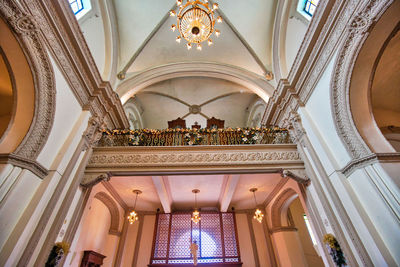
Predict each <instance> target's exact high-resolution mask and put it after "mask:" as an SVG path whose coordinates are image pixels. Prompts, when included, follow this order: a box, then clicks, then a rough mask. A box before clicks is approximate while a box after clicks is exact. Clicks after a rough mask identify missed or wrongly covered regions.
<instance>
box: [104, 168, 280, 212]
mask: <svg viewBox="0 0 400 267" xmlns="http://www.w3.org/2000/svg"><path fill="white" fill-rule="evenodd" d="M285 181H286V180H285V179H283V178H282V177H281V176H280V174H279V173H268V174H232V175H222V174H219V175H169V176H114V177H112V178H111V179H110V181H109V182H107V183H108V184H109V185H111V186H107V188H108V189H109V190H114V191H115V192H116V193H117V194H118V195H119V196H120V197H121V199H122V201H123V202H124V203H125V204H126V205H127V206H128V207H133V206H134V200H135V195H134V194H133V193H132V190H134V189H139V190H141V191H142V192H143V193H142V194H141V195H139V197H138V201H137V205H136V209H137V210H138V211H156V210H157V209H158V208H160V209H161V210H163V211H165V212H171V210H172V211H177V210H190V209H192V208H194V194H193V193H192V190H193V189H200V193H199V194H198V195H197V202H198V207H199V208H202V209H203V210H204V209H215V208H219V209H221V210H222V211H226V210H229V209H230V208H231V207H235V209H236V210H242V209H252V208H254V207H255V203H254V198H253V194H252V193H251V192H249V189H250V188H253V187H256V188H258V191H257V192H256V199H257V203H258V204H262V203H264V204H265V201H266V200H267V198H268V197H269V196H270V195H271V193H272V192H273V190H274V188H275V187H277V186H278V185H282V183H284V182H285ZM110 188H111V189H110ZM115 192H114V193H115Z"/></svg>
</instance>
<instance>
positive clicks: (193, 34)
mask: <svg viewBox="0 0 400 267" xmlns="http://www.w3.org/2000/svg"><path fill="white" fill-rule="evenodd" d="M176 4H177V6H178V8H179V11H178V13H176V11H175V10H171V11H170V12H169V14H170V16H172V17H174V16H176V17H177V25H178V26H177V25H175V24H172V25H171V30H172V31H175V30H176V28H178V30H179V33H180V34H179V35H178V36H177V37H176V41H177V42H178V43H180V42H181V40H182V39H185V40H186V41H187V44H186V47H187V49H188V50H189V49H191V48H192V45H193V44H197V49H198V50H201V48H202V46H201V43H202V42H204V41H207V43H208V45H209V46H210V45H212V44H213V40H212V39H211V35H212V34H213V33H214V34H215V36H217V37H218V36H219V35H220V34H221V32H220V31H219V30H217V29H215V22H218V23H221V22H222V17H221V16H218V17H217V16H216V15H215V13H214V11H215V10H217V9H218V4H217V3H213V4H211V3H209V0H186V3H185V4H183V0H176Z"/></svg>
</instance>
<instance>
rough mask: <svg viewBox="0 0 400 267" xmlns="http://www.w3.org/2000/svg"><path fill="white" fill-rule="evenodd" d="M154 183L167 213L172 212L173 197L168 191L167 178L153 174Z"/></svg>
mask: <svg viewBox="0 0 400 267" xmlns="http://www.w3.org/2000/svg"><path fill="white" fill-rule="evenodd" d="M151 179H152V180H153V184H154V186H155V188H156V191H157V194H158V198H159V199H160V202H161V205H162V207H163V209H164V212H165V213H171V206H172V199H171V197H170V194H169V193H168V189H167V184H166V181H165V180H166V179H163V177H162V176H152V177H151Z"/></svg>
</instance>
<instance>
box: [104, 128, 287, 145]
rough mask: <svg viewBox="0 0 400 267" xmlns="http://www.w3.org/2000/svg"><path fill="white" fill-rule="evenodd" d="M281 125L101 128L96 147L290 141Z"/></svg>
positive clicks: (279, 142) (280, 142) (281, 142)
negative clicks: (260, 126)
mask: <svg viewBox="0 0 400 267" xmlns="http://www.w3.org/2000/svg"><path fill="white" fill-rule="evenodd" d="M290 143H292V142H291V140H290V138H289V133H288V130H286V129H281V128H276V127H275V128H243V129H242V128H237V129H231V128H228V129H199V130H195V129H165V130H149V129H141V130H104V131H103V136H102V137H101V139H100V141H99V144H98V146H100V147H110V146H190V145H212V146H216V145H243V144H290Z"/></svg>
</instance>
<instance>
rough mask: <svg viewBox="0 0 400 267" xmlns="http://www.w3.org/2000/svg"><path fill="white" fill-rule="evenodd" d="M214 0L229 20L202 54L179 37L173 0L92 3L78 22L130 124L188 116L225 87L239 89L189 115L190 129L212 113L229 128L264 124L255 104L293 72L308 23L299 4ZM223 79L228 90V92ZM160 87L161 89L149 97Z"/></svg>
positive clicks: (158, 123) (159, 123) (158, 124)
mask: <svg viewBox="0 0 400 267" xmlns="http://www.w3.org/2000/svg"><path fill="white" fill-rule="evenodd" d="M209 1H210V3H214V2H218V4H219V9H218V10H216V13H217V15H218V16H221V17H222V18H223V22H222V23H217V25H216V28H217V29H219V30H220V31H221V36H219V37H216V36H215V35H213V37H212V39H213V41H214V43H213V45H212V46H208V45H203V49H202V50H201V51H198V50H197V49H196V48H193V49H191V50H187V49H186V46H185V42H181V43H177V42H176V41H175V38H176V36H177V34H178V33H177V31H175V32H172V31H171V29H170V27H171V25H172V24H177V21H176V17H170V16H169V11H170V10H171V9H173V8H175V9H176V1H175V0H111V1H108V0H107V1H106V0H102V1H97V0H91V3H92V9H93V10H92V12H88V14H87V15H84V16H83V17H82V18H80V19H79V23H80V25H81V29H82V32H83V33H84V36H85V38H86V41H87V42H88V46H89V48H90V50H91V53H92V55H93V57H94V59H95V62H96V64H97V66H98V69H99V71H100V73H101V74H102V77H103V79H104V80H106V81H110V83H111V84H112V86H113V88H114V89H115V91H116V93H117V94H118V95H119V97H120V98H121V101H122V103H123V105H124V107H125V110H126V112H127V115H128V118H133V121H131V122H130V123H131V127H133V125H136V126H135V127H143V128H158V129H160V128H165V127H166V125H167V121H168V120H172V119H176V118H178V117H182V116H185V115H186V114H187V111H188V105H194V104H196V105H200V104H202V103H203V102H201V101H200V98H202V99H206V100H209V99H213V98H215V97H218V96H221V95H223V94H225V93H226V92H225V91H230V92H231V93H233V92H236V93H237V94H232V95H231V96H229V97H224V98H221V99H220V100H218V101H214V102H213V103H211V104H209V105H205V106H204V107H203V106H202V113H203V114H205V115H206V116H202V115H200V116H193V114H190V116H187V117H186V119H187V120H188V122H187V126H188V127H190V126H191V125H192V123H193V122H195V121H197V122H199V123H200V121H201V124H202V125H203V124H204V120H205V118H206V117H213V116H214V117H216V118H218V119H222V120H225V121H226V126H231V127H246V126H259V125H257V121H258V119H257V118H258V116H259V113H260V112H261V113H262V108H261V107H260V105H258V109H257V110H258V111H257V114H256V113H255V112H253V111H252V109H253V107H254V103H256V102H258V103H259V101H260V100H261V101H264V102H267V101H268V99H269V97H270V96H271V95H272V94H273V92H274V90H275V87H276V85H277V81H278V80H277V79H280V78H285V77H282V75H286V74H287V72H288V71H283V69H288V70H289V69H290V66H291V64H292V62H293V60H294V58H295V56H296V53H297V51H298V48H299V47H300V44H301V40H302V37H303V36H304V34H305V32H306V29H307V23H304V19H303V20H302V19H299V14H297V13H296V11H295V10H296V6H297V1H292V0H284V2H285V4H284V5H283V4H280V5H278V2H279V1H278V0H246V1H243V0H209ZM274 71H275V72H276V73H277V75H276V76H275V77H274V75H273V74H274ZM117 76H118V78H119V79H116V77H117ZM110 77H111V78H110ZM179 79H181V81H182V79H187V81H189V80H190V79H192V80H193V81H195V82H193V83H191V84H189V83H188V82H186V85H185V88H184V89H182V88H181V89H179V88H178V89H176V91H171V88H169V87H168V86H169V85H171V84H174V83H176V81H178V80H179ZM224 82H225V87H228V86H229V87H230V89H229V90H226V89H222V87H224V86H222V84H223V83H224ZM211 83H215V84H218V86H217V85H216V86H210V84H211ZM163 86H164V87H163ZM162 87H163V88H162ZM178 87H179V86H178ZM155 88H157V90H156V91H157V94H149V93H147V94H143V92H144V91H148V92H149V91H155ZM183 90H184V91H185V95H184V94H183ZM178 91H179V92H178ZM239 92H244V93H242V94H240V95H239ZM176 94H178V96H176ZM179 95H181V96H182V97H183V96H184V98H182V99H181V97H180V96H179ZM200 96H201V97H200ZM175 100H178V101H175ZM180 100H182V101H184V102H185V103H187V104H188V105H186V104H182V101H181V102H180ZM128 105H129V109H130V110H131V114H129V112H128V110H127V106H128ZM213 105H214V107H213ZM263 105H264V106H265V103H264V104H263ZM133 110H134V111H133ZM132 113H135V115H133V114H132ZM249 114H253V115H254V116H253V117H249V116H248V115H249ZM195 115H196V114H195ZM197 115H198V114H197ZM261 115H262V114H261ZM246 116H247V117H246ZM249 122H251V125H250V124H249Z"/></svg>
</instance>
